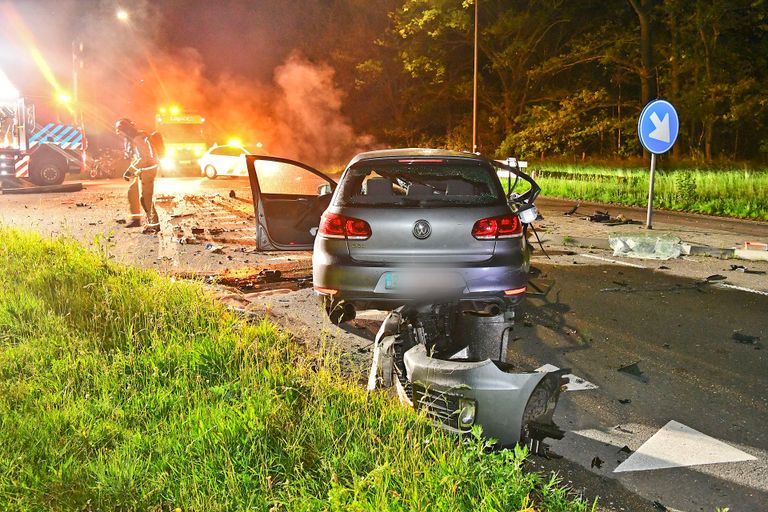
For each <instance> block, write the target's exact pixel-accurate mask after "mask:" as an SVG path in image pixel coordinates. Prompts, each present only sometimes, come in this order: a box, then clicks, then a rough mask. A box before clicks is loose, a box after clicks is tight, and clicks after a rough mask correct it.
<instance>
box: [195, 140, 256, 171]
mask: <svg viewBox="0 0 768 512" xmlns="http://www.w3.org/2000/svg"><path fill="white" fill-rule="evenodd" d="M250 154H251V153H250V152H249V151H248V150H247V149H245V148H244V147H242V146H236V145H231V144H226V145H223V146H216V145H214V146H212V147H211V148H210V149H208V151H206V152H205V154H204V155H203V156H202V157H200V160H198V161H197V162H198V163H199V164H200V172H201V173H202V175H203V176H206V177H207V178H208V179H211V180H212V179H214V178H216V176H248V169H247V168H246V166H245V155H250Z"/></svg>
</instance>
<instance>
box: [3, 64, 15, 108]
mask: <svg viewBox="0 0 768 512" xmlns="http://www.w3.org/2000/svg"><path fill="white" fill-rule="evenodd" d="M17 99H19V90H18V89H16V87H14V86H13V84H12V83H11V81H10V80H9V79H8V77H7V76H6V74H5V73H3V70H1V69H0V101H4V102H5V101H8V102H11V101H16V100H17Z"/></svg>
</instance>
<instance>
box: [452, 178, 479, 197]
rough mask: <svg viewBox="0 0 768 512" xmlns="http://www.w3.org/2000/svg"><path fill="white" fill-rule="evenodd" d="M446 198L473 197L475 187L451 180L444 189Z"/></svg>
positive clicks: (467, 183) (466, 182) (461, 181)
mask: <svg viewBox="0 0 768 512" xmlns="http://www.w3.org/2000/svg"><path fill="white" fill-rule="evenodd" d="M445 195H447V196H472V195H475V186H474V185H473V184H472V183H470V182H468V181H463V180H451V181H449V182H448V186H447V187H446V188H445Z"/></svg>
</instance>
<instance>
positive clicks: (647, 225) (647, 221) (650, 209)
mask: <svg viewBox="0 0 768 512" xmlns="http://www.w3.org/2000/svg"><path fill="white" fill-rule="evenodd" d="M655 178H656V153H651V179H650V184H649V185H648V213H647V215H646V217H645V229H653V223H652V222H651V217H652V215H653V182H654V179H655Z"/></svg>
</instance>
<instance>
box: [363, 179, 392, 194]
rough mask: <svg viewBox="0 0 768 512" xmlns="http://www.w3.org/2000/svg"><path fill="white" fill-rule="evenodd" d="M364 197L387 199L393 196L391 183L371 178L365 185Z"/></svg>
mask: <svg viewBox="0 0 768 512" xmlns="http://www.w3.org/2000/svg"><path fill="white" fill-rule="evenodd" d="M365 195H366V196H368V197H371V196H375V197H387V196H392V195H394V192H393V191H392V182H391V181H389V180H388V179H386V178H371V179H369V180H368V181H367V182H366V183H365Z"/></svg>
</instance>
